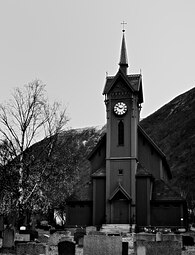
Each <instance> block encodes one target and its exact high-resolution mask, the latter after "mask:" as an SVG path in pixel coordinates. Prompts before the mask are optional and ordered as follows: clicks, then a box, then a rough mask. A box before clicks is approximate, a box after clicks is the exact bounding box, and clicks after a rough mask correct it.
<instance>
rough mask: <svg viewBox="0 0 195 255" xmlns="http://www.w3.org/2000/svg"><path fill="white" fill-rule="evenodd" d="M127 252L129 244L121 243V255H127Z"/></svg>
mask: <svg viewBox="0 0 195 255" xmlns="http://www.w3.org/2000/svg"><path fill="white" fill-rule="evenodd" d="M128 251H129V243H128V242H122V255H128Z"/></svg>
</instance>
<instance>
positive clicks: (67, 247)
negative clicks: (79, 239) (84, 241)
mask: <svg viewBox="0 0 195 255" xmlns="http://www.w3.org/2000/svg"><path fill="white" fill-rule="evenodd" d="M58 254H59V255H75V243H73V242H69V241H64V242H60V243H59V244H58Z"/></svg>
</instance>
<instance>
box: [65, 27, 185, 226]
mask: <svg viewBox="0 0 195 255" xmlns="http://www.w3.org/2000/svg"><path fill="white" fill-rule="evenodd" d="M103 95H104V98H105V100H104V103H105V110H106V132H105V133H104V134H103V135H102V137H101V139H100V141H99V142H98V144H97V145H96V146H95V148H94V149H93V150H92V151H91V153H90V154H89V155H88V160H89V162H90V169H91V170H90V173H91V174H90V177H89V178H90V182H89V185H88V186H87V187H86V188H83V189H86V194H87V195H86V196H83V197H82V198H80V199H79V198H78V199H77V200H74V201H71V200H70V201H68V202H67V224H69V225H96V226H100V225H102V224H136V225H137V226H138V227H144V226H171V227H175V226H185V225H186V224H187V209H186V202H185V200H184V199H183V198H182V197H181V196H180V195H179V194H177V193H176V192H175V191H174V190H173V189H172V188H171V187H170V186H169V185H168V181H169V180H170V179H171V178H172V174H171V171H170V168H169V165H168V163H167V160H166V156H165V155H164V153H163V152H162V151H161V149H160V148H159V147H158V146H157V145H156V144H155V142H154V141H153V140H152V139H151V138H150V137H149V136H148V135H147V134H146V132H145V131H144V130H143V128H142V127H141V125H140V111H141V108H142V103H143V83H142V75H141V74H128V58H127V50H126V41H125V30H123V34H122V44H121V51H120V61H119V69H118V71H117V73H116V75H114V76H107V77H106V82H105V86H104V90H103ZM78 197H79V196H78Z"/></svg>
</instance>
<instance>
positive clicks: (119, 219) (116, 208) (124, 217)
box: [112, 200, 129, 224]
mask: <svg viewBox="0 0 195 255" xmlns="http://www.w3.org/2000/svg"><path fill="white" fill-rule="evenodd" d="M112 206H113V220H112V221H113V223H115V224H124V223H129V203H128V201H127V200H115V201H113V205H112Z"/></svg>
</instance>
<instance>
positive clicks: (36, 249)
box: [16, 242, 48, 255]
mask: <svg viewBox="0 0 195 255" xmlns="http://www.w3.org/2000/svg"><path fill="white" fill-rule="evenodd" d="M21 254H31V255H40V254H42V255H48V247H47V245H46V244H43V243H35V242H29V243H17V244H16V255H21Z"/></svg>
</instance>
